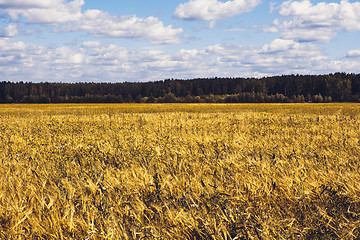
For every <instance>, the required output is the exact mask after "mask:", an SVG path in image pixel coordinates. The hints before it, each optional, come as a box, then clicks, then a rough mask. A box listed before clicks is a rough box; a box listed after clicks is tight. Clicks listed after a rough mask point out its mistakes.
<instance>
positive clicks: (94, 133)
mask: <svg viewBox="0 0 360 240" xmlns="http://www.w3.org/2000/svg"><path fill="white" fill-rule="evenodd" d="M359 129H360V105H359V104H231V105H230V104H228V105H227V104H113V105H111V104H88V105H85V104H84V105H75V104H74V105H71V104H69V105H1V106H0V162H1V165H0V183H1V186H0V239H84V240H85V239H87V240H90V239H233V240H235V239H356V238H357V239H358V238H359V237H360V173H359V170H360V169H359V168H360V162H359V158H360V130H359Z"/></svg>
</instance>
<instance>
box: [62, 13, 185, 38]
mask: <svg viewBox="0 0 360 240" xmlns="http://www.w3.org/2000/svg"><path fill="white" fill-rule="evenodd" d="M58 31H85V32H87V33H88V34H90V35H92V36H95V37H113V38H144V39H147V40H149V41H150V42H152V43H178V42H180V39H179V34H180V33H181V32H182V31H183V29H181V28H174V27H173V26H172V25H169V26H164V24H163V23H162V22H161V21H160V20H159V19H158V18H156V17H152V16H151V17H148V18H146V19H142V18H138V17H136V16H135V15H132V16H114V15H110V14H109V13H106V12H102V11H99V10H87V11H85V12H84V14H83V15H82V17H81V18H80V19H79V21H78V22H77V23H76V24H73V23H69V24H67V25H65V26H64V27H62V28H59V29H58Z"/></svg>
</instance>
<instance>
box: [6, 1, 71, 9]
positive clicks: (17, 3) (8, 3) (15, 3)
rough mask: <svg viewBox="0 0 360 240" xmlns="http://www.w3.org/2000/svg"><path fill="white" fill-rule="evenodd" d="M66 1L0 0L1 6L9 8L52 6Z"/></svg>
mask: <svg viewBox="0 0 360 240" xmlns="http://www.w3.org/2000/svg"><path fill="white" fill-rule="evenodd" d="M62 3H64V0H0V7H1V8H7V9H26V8H51V7H56V6H58V5H59V4H62Z"/></svg>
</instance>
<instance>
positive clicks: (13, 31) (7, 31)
mask: <svg viewBox="0 0 360 240" xmlns="http://www.w3.org/2000/svg"><path fill="white" fill-rule="evenodd" d="M17 34H18V29H17V26H16V25H15V24H10V25H9V26H7V27H6V28H4V29H1V28H0V37H14V36H16V35H17Z"/></svg>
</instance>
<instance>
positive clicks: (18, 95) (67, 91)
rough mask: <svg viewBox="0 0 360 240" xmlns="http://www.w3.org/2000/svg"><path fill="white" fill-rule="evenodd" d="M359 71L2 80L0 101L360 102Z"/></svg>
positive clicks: (0, 83)
mask: <svg viewBox="0 0 360 240" xmlns="http://www.w3.org/2000/svg"><path fill="white" fill-rule="evenodd" d="M359 96H360V74H347V73H332V74H327V75H283V76H272V77H264V78H198V79H191V80H180V79H167V80H163V81H155V82H145V83H143V82H139V83H130V82H124V83H49V82H41V83H31V82H16V83H14V82H5V81H3V82H0V103H132V102H137V103H172V102H184V103H194V102H199V103H200V102H209V103H261V102H275V103H284V102H359V99H360V98H359Z"/></svg>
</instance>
